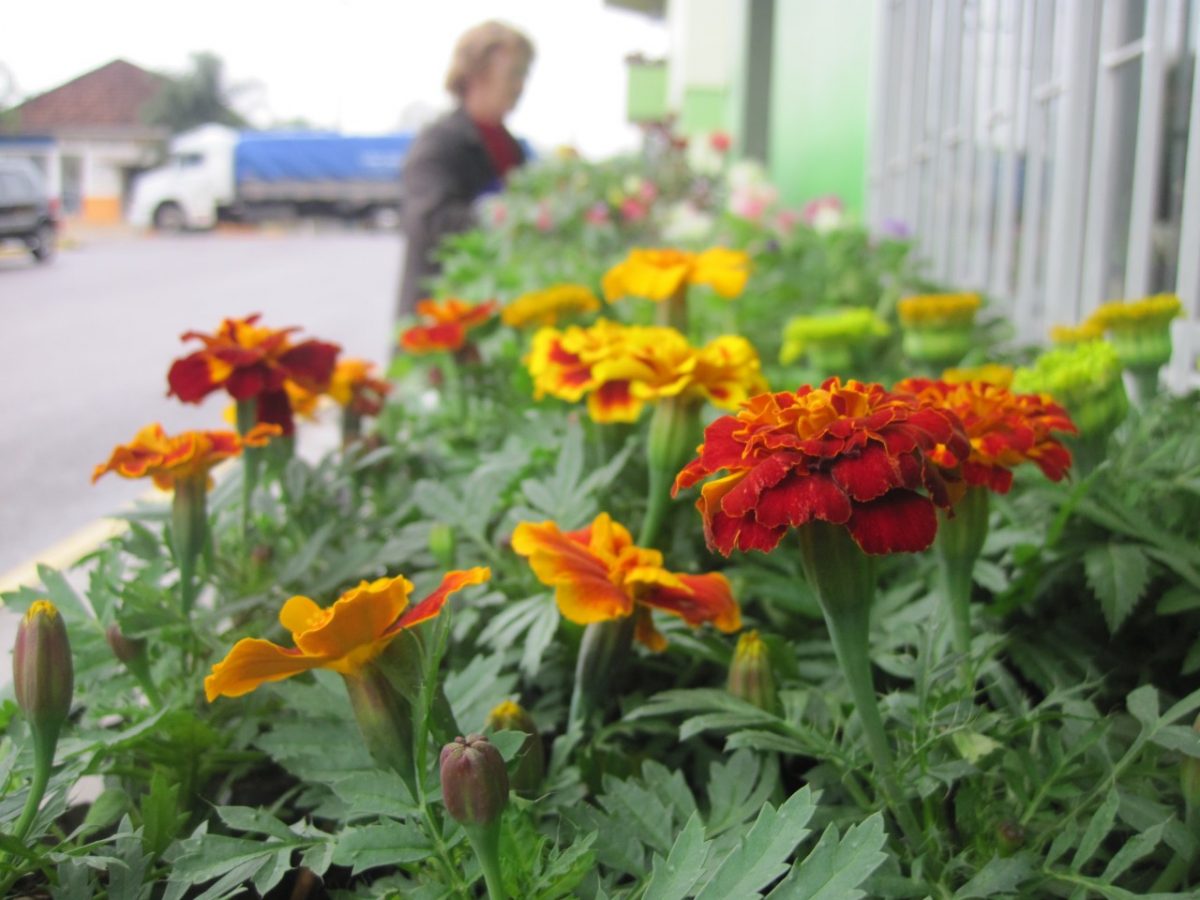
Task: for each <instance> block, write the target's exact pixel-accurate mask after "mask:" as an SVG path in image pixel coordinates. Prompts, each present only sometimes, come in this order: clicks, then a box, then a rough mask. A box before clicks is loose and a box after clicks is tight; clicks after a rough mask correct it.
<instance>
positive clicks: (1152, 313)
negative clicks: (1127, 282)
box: [1089, 294, 1183, 331]
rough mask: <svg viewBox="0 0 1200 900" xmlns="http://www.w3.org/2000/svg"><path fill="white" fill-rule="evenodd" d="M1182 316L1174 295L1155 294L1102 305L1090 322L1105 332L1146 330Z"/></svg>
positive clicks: (1181, 308) (1180, 304) (1181, 309)
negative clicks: (1124, 329)
mask: <svg viewBox="0 0 1200 900" xmlns="http://www.w3.org/2000/svg"><path fill="white" fill-rule="evenodd" d="M1182 315H1183V304H1182V303H1180V302H1179V298H1178V297H1176V296H1175V295H1174V294H1156V295H1155V296H1153V297H1145V298H1143V299H1141V300H1129V301H1125V300H1116V301H1113V302H1112V303H1104V304H1102V305H1101V306H1100V307H1099V308H1097V309H1096V311H1095V312H1093V313H1092V315H1091V318H1090V319H1089V321H1090V322H1093V323H1095V324H1096V325H1098V326H1099V327H1100V328H1103V329H1105V330H1106V331H1112V330H1116V329H1121V328H1147V327H1156V326H1161V325H1165V324H1167V323H1169V322H1170V321H1171V320H1172V319H1177V318H1179V317H1180V316H1182Z"/></svg>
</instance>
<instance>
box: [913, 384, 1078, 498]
mask: <svg viewBox="0 0 1200 900" xmlns="http://www.w3.org/2000/svg"><path fill="white" fill-rule="evenodd" d="M896 390H897V391H899V392H903V393H909V394H914V395H916V397H917V398H918V399H919V400H921V401H922V402H925V403H930V404H933V405H934V406H938V407H941V408H943V409H948V410H950V411H951V412H953V413H954V414H955V415H956V416H958V418H959V419H960V420H961V421H962V424H963V430H964V431H965V432H966V435H967V439H968V440H969V441H970V442H971V454H970V456H969V457H968V458H967V459H966V460H963V461H962V476H963V480H964V481H965V482H966V483H967V484H968V485H971V486H974V485H985V486H986V487H988V488H990V489H991V490H993V491H995V492H996V493H998V494H1006V493H1008V490H1009V488H1011V487H1012V480H1013V476H1012V469H1013V467H1014V466H1017V465H1020V464H1021V463H1023V462H1026V461H1029V462H1032V463H1034V464H1036V465H1037V467H1038V468H1039V469H1041V470H1042V473H1043V474H1044V475H1045V476H1046V477H1047V478H1049V479H1050V480H1051V481H1061V480H1062V479H1063V478H1064V477H1065V476H1066V474H1067V470H1068V469H1069V468H1070V467H1071V451H1070V450H1068V449H1067V448H1066V447H1064V446H1063V445H1062V444H1061V443H1060V442H1059V441H1058V439H1057V438H1055V437H1054V436H1053V434H1052V432H1055V431H1061V432H1063V433H1065V434H1077V433H1078V430H1077V429H1076V428H1075V423H1073V422H1072V421H1071V417H1070V416H1069V415H1067V411H1066V410H1065V409H1063V408H1062V407H1061V406H1059V405H1058V404H1057V403H1055V402H1054V401H1053V400H1052V399H1051V398H1050V397H1049V396H1046V395H1044V394H1014V393H1013V392H1012V391H1010V390H1008V389H1007V388H1003V387H1000V386H999V385H996V384H989V383H988V382H985V381H967V382H962V383H960V384H948V383H947V382H945V381H934V380H932V379H928V378H906V379H904V380H903V381H901V382H899V383H898V384H897V385H896ZM931 456H932V458H933V459H935V460H937V461H939V462H940V461H943V460H944V461H945V462H947V463H948V464H949V465H950V466H951V467H953V466H956V465H958V462H959V461H958V460H957V459H954V458H953V457H951V456H950V454H949V453H948V452H947V451H945V449H944V448H938V449H937V450H935V451H934V453H933V454H931Z"/></svg>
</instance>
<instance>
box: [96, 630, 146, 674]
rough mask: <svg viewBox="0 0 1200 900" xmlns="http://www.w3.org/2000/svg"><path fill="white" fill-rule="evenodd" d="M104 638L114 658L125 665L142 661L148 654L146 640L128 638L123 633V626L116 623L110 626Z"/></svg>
mask: <svg viewBox="0 0 1200 900" xmlns="http://www.w3.org/2000/svg"><path fill="white" fill-rule="evenodd" d="M104 637H105V639H106V640H107V641H108V646H109V647H111V648H112V652H113V656H115V657H116V658H117V659H118V660H120V661H121V662H123V663H125V665H129V664H130V663H131V662H135V661H136V660H139V659H141V658H142V657H143V656H145V654H146V639H145V638H128V637H126V636H125V633H124V632H123V631H121V626H120V625H118V624H116V623H115V622H114V623H113V624H112V625H109V626H108V630H106V631H105V632H104Z"/></svg>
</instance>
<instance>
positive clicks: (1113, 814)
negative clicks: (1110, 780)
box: [1071, 787, 1121, 872]
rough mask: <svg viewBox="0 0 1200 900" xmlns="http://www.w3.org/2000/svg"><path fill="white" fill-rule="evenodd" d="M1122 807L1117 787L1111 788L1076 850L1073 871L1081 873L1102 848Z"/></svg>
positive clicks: (1072, 864) (1072, 862) (1072, 861)
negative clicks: (1102, 843)
mask: <svg viewBox="0 0 1200 900" xmlns="http://www.w3.org/2000/svg"><path fill="white" fill-rule="evenodd" d="M1120 805H1121V797H1120V795H1118V794H1117V789H1116V787H1112V788H1109V791H1108V796H1106V797H1105V798H1104V802H1103V803H1101V804H1100V808H1099V809H1097V810H1096V811H1095V812H1094V813H1093V814H1092V819H1091V821H1090V822H1088V827H1087V830H1086V831H1085V832H1084V833H1083V838H1082V839H1081V840H1080V841H1079V846H1078V847H1077V848H1075V856H1074V857H1072V859H1071V871H1072V872H1079V871H1081V870H1082V869H1083V867H1084V866H1085V865H1086V864H1087V862H1088V860H1090V859H1091V858H1092V857H1093V856H1094V855H1095V853H1096V851H1097V850H1098V849H1099V848H1100V843H1101V842H1102V841H1103V840H1104V839H1105V838H1106V837H1108V833H1109V832H1110V831H1112V827H1113V824H1114V823H1115V822H1116V820H1117V808H1118V807H1119V806H1120Z"/></svg>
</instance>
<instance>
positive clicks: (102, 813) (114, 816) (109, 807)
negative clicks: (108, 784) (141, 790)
mask: <svg viewBox="0 0 1200 900" xmlns="http://www.w3.org/2000/svg"><path fill="white" fill-rule="evenodd" d="M128 811H129V794H128V793H127V792H126V791H123V790H121V789H120V788H108V789H107V790H105V791H103V792H102V793H101V794H100V796H98V797H97V798H96V799H95V800H93V801H92V805H91V806H89V807H88V811H87V815H86V816H84V819H83V824H82V825H80V826H79V831H78V832H77V835H78V836H79V837H84V836H86V835H89V834H91V833H92V832H94V831H98V830H100V829H101V828H107V827H108V826H109V825H112V824H113V823H114V822H116V821H118V820H119V819H120V818H121V816H123V815H125V813H126V812H128Z"/></svg>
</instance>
